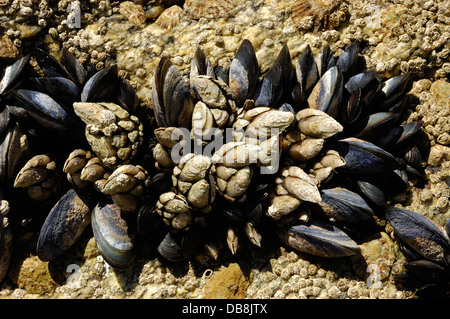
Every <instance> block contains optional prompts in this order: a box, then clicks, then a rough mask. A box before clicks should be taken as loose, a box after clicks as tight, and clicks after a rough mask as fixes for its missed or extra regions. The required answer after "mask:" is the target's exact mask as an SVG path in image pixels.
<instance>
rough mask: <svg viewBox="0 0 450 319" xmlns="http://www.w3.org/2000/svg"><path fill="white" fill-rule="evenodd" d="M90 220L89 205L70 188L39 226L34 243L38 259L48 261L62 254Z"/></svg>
mask: <svg viewBox="0 0 450 319" xmlns="http://www.w3.org/2000/svg"><path fill="white" fill-rule="evenodd" d="M90 222H91V207H90V205H89V204H88V203H86V201H85V199H83V197H80V196H79V195H78V194H77V192H76V191H75V190H73V189H70V190H69V191H68V192H67V193H66V194H64V195H63V196H62V197H61V199H60V200H59V201H58V202H57V203H56V204H55V206H54V207H53V208H52V210H51V211H50V213H49V214H48V216H47V218H46V219H45V221H44V224H43V225H42V227H41V230H40V233H39V238H38V241H37V245H36V251H37V254H38V256H39V259H41V260H42V261H50V260H54V259H55V258H57V257H58V256H60V255H61V254H63V253H64V252H65V251H66V250H67V249H69V248H70V247H72V245H73V244H74V243H75V242H76V241H77V239H78V238H79V237H80V236H81V234H82V233H83V231H84V230H85V228H86V226H88V225H89V224H90Z"/></svg>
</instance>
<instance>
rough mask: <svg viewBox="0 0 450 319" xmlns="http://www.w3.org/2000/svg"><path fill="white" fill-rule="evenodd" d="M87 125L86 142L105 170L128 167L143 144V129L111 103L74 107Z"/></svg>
mask: <svg viewBox="0 0 450 319" xmlns="http://www.w3.org/2000/svg"><path fill="white" fill-rule="evenodd" d="M73 107H74V110H75V113H76V114H77V115H78V116H79V117H80V118H81V120H83V122H84V123H85V124H86V130H85V132H86V139H87V140H88V142H89V144H90V145H91V148H92V150H93V151H94V153H95V154H97V156H98V157H100V159H101V160H102V162H103V164H105V166H107V167H110V168H114V167H115V166H117V165H119V164H122V163H125V164H126V163H128V161H129V160H130V159H132V158H133V157H134V156H135V154H136V152H137V149H138V147H139V144H140V143H141V140H142V135H143V127H142V124H141V122H140V120H139V118H137V117H136V116H134V115H130V114H129V113H128V112H127V111H126V110H125V109H123V108H121V107H120V106H119V105H117V104H114V103H82V102H77V103H74V106H73Z"/></svg>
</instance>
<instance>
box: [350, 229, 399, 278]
mask: <svg viewBox="0 0 450 319" xmlns="http://www.w3.org/2000/svg"><path fill="white" fill-rule="evenodd" d="M360 248H361V256H362V257H363V258H364V261H365V262H364V263H362V264H359V265H358V266H355V267H354V268H355V271H356V272H357V273H358V275H360V276H361V277H363V278H367V277H369V276H372V277H373V278H375V279H376V280H378V281H380V280H384V279H386V278H388V277H389V274H390V272H391V268H392V266H393V265H394V263H395V262H396V260H397V259H398V258H400V253H399V250H398V247H397V246H396V244H395V242H394V241H393V240H392V239H391V238H390V237H389V235H388V234H386V233H385V232H380V233H377V234H374V235H373V236H372V238H371V239H368V240H367V241H365V242H364V243H363V244H361V245H360ZM355 265H356V264H355Z"/></svg>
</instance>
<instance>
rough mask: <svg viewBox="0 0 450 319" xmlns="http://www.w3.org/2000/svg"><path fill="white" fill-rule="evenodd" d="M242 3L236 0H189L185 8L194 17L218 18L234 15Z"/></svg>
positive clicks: (185, 3)
mask: <svg viewBox="0 0 450 319" xmlns="http://www.w3.org/2000/svg"><path fill="white" fill-rule="evenodd" d="M240 4H241V2H240V1H236V0H223V1H221V0H204V1H199V0H187V1H185V2H184V6H183V8H184V10H185V11H186V12H187V14H189V16H190V17H191V18H192V19H200V18H206V19H218V18H226V17H229V16H231V15H234V14H235V13H236V12H237V9H238V7H239V5H240Z"/></svg>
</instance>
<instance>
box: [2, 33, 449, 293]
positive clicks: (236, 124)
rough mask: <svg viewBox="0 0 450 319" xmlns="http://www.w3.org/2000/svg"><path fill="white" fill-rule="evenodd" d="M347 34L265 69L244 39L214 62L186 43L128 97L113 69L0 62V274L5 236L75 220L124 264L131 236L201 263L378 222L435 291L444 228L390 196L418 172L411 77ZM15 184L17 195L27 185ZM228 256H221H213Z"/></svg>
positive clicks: (352, 244)
mask: <svg viewBox="0 0 450 319" xmlns="http://www.w3.org/2000/svg"><path fill="white" fill-rule="evenodd" d="M359 52H360V45H359V43H356V42H355V43H351V44H349V45H347V46H346V48H345V50H344V52H343V54H341V55H340V56H339V57H335V56H334V55H333V53H332V52H331V51H330V49H329V47H325V48H324V49H323V50H322V52H321V54H320V56H319V57H317V58H315V57H314V56H313V53H312V51H311V49H310V47H309V46H308V45H306V46H305V49H304V50H303V52H302V54H301V55H300V56H299V58H298V59H297V60H295V61H293V60H291V56H290V53H289V50H288V47H287V46H286V45H285V46H283V48H282V50H281V51H280V53H279V55H278V57H277V59H276V60H275V62H274V63H273V65H272V66H271V67H270V69H268V70H267V72H265V73H264V74H261V71H260V69H259V66H258V61H257V58H256V55H255V51H254V48H253V46H252V44H251V43H250V42H249V41H248V40H244V41H243V42H242V44H241V45H240V47H239V49H238V51H237V52H236V54H235V57H234V58H233V60H232V62H231V64H230V67H229V69H228V70H226V69H223V68H221V67H219V66H218V67H213V65H212V64H211V62H210V61H209V59H208V58H207V57H206V55H205V54H204V52H203V51H202V50H201V49H200V48H199V49H197V51H196V54H195V57H194V59H193V61H192V64H191V70H190V75H189V79H187V78H185V77H184V76H182V75H181V73H180V72H179V70H178V68H177V67H176V66H175V65H173V64H172V63H171V60H170V58H169V57H163V58H161V60H160V62H159V64H158V67H157V70H156V72H155V76H154V79H153V84H152V90H153V92H152V93H153V108H148V107H142V106H140V104H139V100H138V98H137V96H136V93H135V91H134V89H133V87H132V86H130V84H129V83H128V82H127V81H126V80H124V79H123V78H121V77H120V76H118V71H117V66H111V67H109V68H105V69H103V70H101V71H98V72H97V71H96V70H95V69H94V68H92V67H90V66H84V65H82V64H81V63H80V62H79V61H78V60H77V59H76V58H75V57H74V56H73V55H71V54H70V53H69V52H68V51H66V50H63V52H62V54H61V55H62V59H61V61H59V60H58V59H56V58H54V57H52V56H50V55H48V54H47V53H45V52H44V51H42V50H39V49H36V50H35V51H34V52H33V53H32V54H31V56H26V57H24V58H22V59H20V60H18V61H17V62H15V63H14V64H12V65H10V66H8V67H6V68H5V69H4V70H3V74H2V78H1V82H0V94H1V108H2V110H1V116H0V133H1V146H0V154H1V162H0V163H1V165H0V178H1V182H2V184H1V192H2V193H1V200H2V201H1V205H0V210H1V213H2V224H1V230H2V231H1V242H0V243H1V247H0V253H1V257H2V258H1V260H0V270H1V278H2V279H3V277H4V276H5V274H6V271H7V269H8V264H9V258H10V256H11V249H12V247H13V246H12V242H13V236H14V240H16V241H24V240H30V237H31V238H33V237H34V233H33V232H35V233H36V236H35V238H37V241H36V242H37V244H36V253H37V255H38V256H39V258H40V259H41V260H44V261H50V260H54V259H56V258H57V257H58V256H61V255H62V254H63V253H64V252H65V251H67V250H68V249H69V248H70V247H71V246H72V245H73V244H74V243H75V242H76V241H77V239H78V238H79V237H80V236H81V234H82V233H83V232H85V229H86V228H87V226H88V225H91V229H92V233H93V236H94V238H95V241H96V243H97V246H98V250H99V252H100V253H101V255H102V256H103V258H104V259H105V260H106V262H108V263H109V264H110V265H111V266H113V267H115V268H126V267H129V266H130V265H132V264H133V262H134V261H135V258H136V255H137V245H138V244H139V243H140V242H151V243H154V247H155V248H156V251H157V252H158V253H159V254H160V255H161V256H162V257H164V258H165V259H167V260H169V261H174V262H177V261H182V260H193V259H195V260H198V261H201V262H204V263H208V262H214V261H218V260H220V258H221V257H222V256H228V255H229V254H230V253H231V254H237V253H239V252H248V251H249V250H250V249H252V247H253V248H254V247H262V248H264V247H265V246H266V247H269V246H270V245H272V244H273V243H277V242H278V240H281V242H283V243H284V244H285V245H288V246H290V247H291V248H293V249H295V250H297V251H299V252H304V253H307V254H312V255H317V256H322V257H328V258H339V257H346V256H353V255H357V254H360V248H359V246H358V243H361V242H363V241H364V238H366V236H367V235H370V234H372V233H374V232H377V231H380V230H381V229H383V227H384V224H383V223H380V221H383V220H387V221H388V222H389V223H390V224H391V226H392V227H393V229H394V233H395V235H396V236H397V238H398V241H399V244H400V245H401V247H402V249H403V251H404V253H405V256H407V258H410V259H409V262H408V263H407V264H406V265H405V268H406V271H405V273H404V274H402V277H404V278H406V277H408V276H416V277H417V278H420V279H421V280H423V281H425V282H426V283H429V284H430V286H429V287H432V288H430V289H441V290H442V291H444V292H445V293H447V292H448V291H449V275H450V271H449V261H450V258H449V251H450V243H449V239H448V233H449V232H450V231H449V223H448V222H447V229H446V230H444V229H443V228H442V227H440V226H438V225H436V224H435V223H433V222H432V221H431V220H429V219H427V218H426V217H424V216H422V215H421V214H418V213H415V212H412V211H409V210H405V209H401V208H396V207H394V206H392V202H393V199H394V197H395V196H396V195H398V194H401V193H404V192H405V191H406V190H407V189H408V187H409V186H410V183H411V182H415V181H417V180H418V179H420V177H421V176H422V173H421V162H422V160H421V151H420V148H419V147H418V146H417V136H418V134H419V133H420V132H421V124H422V123H416V122H413V123H407V124H402V123H403V122H402V121H403V118H404V115H405V113H406V112H407V110H408V107H409V103H408V96H407V94H406V92H407V90H408V83H409V81H410V75H409V74H402V75H398V76H395V77H393V78H390V79H382V78H379V77H377V76H376V74H375V72H374V71H372V70H366V68H365V66H364V58H363V57H362V56H361V55H360V53H359ZM25 196H26V198H25ZM224 258H226V257H224Z"/></svg>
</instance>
